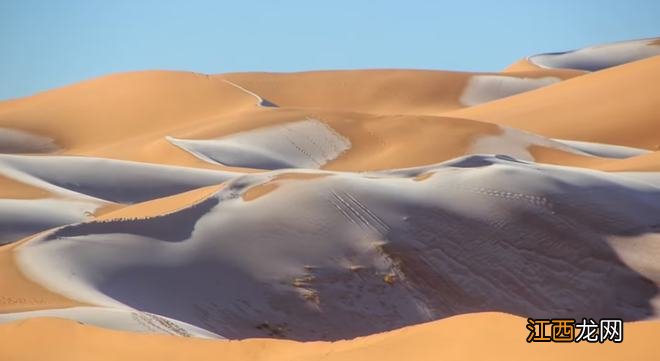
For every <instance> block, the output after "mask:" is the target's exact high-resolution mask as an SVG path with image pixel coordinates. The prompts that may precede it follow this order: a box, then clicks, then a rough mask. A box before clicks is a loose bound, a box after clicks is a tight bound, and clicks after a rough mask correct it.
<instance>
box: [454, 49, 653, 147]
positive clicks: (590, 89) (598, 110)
mask: <svg viewBox="0 0 660 361" xmlns="http://www.w3.org/2000/svg"><path fill="white" fill-rule="evenodd" d="M658 68H660V57H658V56H656V57H652V58H649V59H645V60H640V61H636V62H633V63H629V64H624V65H621V66H618V67H614V68H609V69H605V70H601V71H598V72H595V73H591V74H587V75H583V76H580V77H577V78H573V79H569V80H566V81H564V82H561V83H559V84H555V85H552V86H549V87H547V88H543V89H539V90H535V91H531V92H528V93H523V94H519V95H517V96H514V97H510V98H507V99H500V100H497V101H493V102H490V103H487V104H482V105H478V106H475V107H471V108H467V109H462V110H458V111H455V112H450V113H448V115H450V116H456V117H462V118H468V119H475V120H481V121H487V122H494V123H498V124H504V125H508V126H511V127H514V128H518V129H524V130H527V131H530V132H533V133H537V134H539V135H543V136H548V137H552V138H561V139H571V140H582V141H592V142H600V143H609V144H616V145H627V146H632V147H639V148H645V149H651V150H655V149H658V147H660V132H659V131H658V130H660V127H658V119H660V108H659V107H658V104H659V103H660V72H659V71H657V69H658Z"/></svg>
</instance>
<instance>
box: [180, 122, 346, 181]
mask: <svg viewBox="0 0 660 361" xmlns="http://www.w3.org/2000/svg"><path fill="white" fill-rule="evenodd" d="M167 139H168V141H170V142H171V143H172V144H174V145H176V146H178V147H180V148H181V149H183V150H186V151H188V152H190V153H192V154H193V155H195V156H196V157H198V158H200V159H202V160H204V161H207V162H209V163H215V164H222V165H227V166H235V167H246V168H259V169H280V168H320V167H321V166H323V165H324V164H325V163H326V162H328V161H330V160H332V159H335V158H336V157H337V156H339V155H340V154H341V153H342V152H343V151H345V150H347V149H348V148H350V145H351V143H350V141H349V140H348V139H347V138H345V137H343V136H342V135H340V134H338V133H337V132H335V131H334V130H333V129H332V128H330V127H329V126H328V125H326V124H325V123H323V122H321V121H318V120H316V119H306V120H301V121H297V122H290V123H285V124H280V125H276V126H271V127H265V128H259V129H255V130H252V131H247V132H242V133H237V134H233V135H230V136H227V137H224V138H219V139H211V140H185V139H176V138H172V137H168V138H167Z"/></svg>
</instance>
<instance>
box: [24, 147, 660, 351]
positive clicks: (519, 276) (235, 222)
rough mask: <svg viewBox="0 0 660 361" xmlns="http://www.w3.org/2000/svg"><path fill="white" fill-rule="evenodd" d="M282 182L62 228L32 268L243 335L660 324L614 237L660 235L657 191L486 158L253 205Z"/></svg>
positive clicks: (86, 290)
mask: <svg viewBox="0 0 660 361" xmlns="http://www.w3.org/2000/svg"><path fill="white" fill-rule="evenodd" d="M289 172H291V171H289ZM277 174H278V173H274V174H267V173H266V174H263V175H250V176H244V177H240V178H237V179H235V180H233V181H231V182H229V183H227V184H226V186H225V187H224V188H223V189H222V190H220V191H219V192H218V193H217V194H215V195H213V196H211V197H209V198H207V199H205V200H203V201H199V202H197V203H196V204H194V205H193V206H191V207H188V208H186V209H182V210H179V211H176V212H174V213H168V214H166V215H163V216H156V217H152V218H145V219H137V220H131V219H118V220H109V221H98V222H91V223H84V224H80V225H72V226H67V227H63V228H60V229H58V230H56V231H54V232H52V233H50V234H46V235H43V236H40V237H38V238H35V239H34V240H31V241H29V242H28V243H26V244H25V245H24V246H23V247H22V248H21V249H20V250H19V252H18V256H19V258H18V259H19V260H20V265H21V269H22V270H23V271H24V272H27V274H28V275H29V277H31V278H33V279H35V280H38V281H39V282H40V283H42V284H44V285H47V287H48V288H50V289H53V290H56V291H57V292H59V293H61V294H63V295H66V296H67V297H69V298H72V299H77V300H80V301H83V302H86V303H92V304H99V305H105V306H110V307H126V306H128V307H131V308H136V309H139V310H144V311H147V312H151V313H155V314H159V315H164V316H167V317H170V318H173V319H177V320H182V321H184V322H187V323H190V324H193V325H196V326H199V327H202V328H204V329H207V330H210V331H212V332H214V333H217V334H220V335H223V336H226V337H229V338H244V337H255V336H269V335H271V336H272V335H275V336H281V337H287V338H293V339H300V340H309V339H330V340H334V339H340V338H347V337H355V336H360V335H367V334H370V333H374V332H380V331H384V330H388V329H393V328H397V327H401V326H404V325H410V324H414V323H419V322H425V321H429V320H433V319H437V318H442V317H447V316H451V315H454V314H462V313H468V312H477V311H484V310H499V311H506V312H510V313H515V314H519V315H529V316H532V317H542V316H544V315H548V314H557V315H559V316H566V317H582V316H585V317H587V316H588V317H594V318H600V317H621V318H624V319H626V320H637V319H643V318H646V317H649V316H651V315H652V314H653V313H654V309H653V304H652V302H653V300H654V298H655V297H656V295H657V285H656V283H655V281H654V280H651V279H648V278H646V277H645V276H642V275H641V274H639V273H637V272H635V271H634V270H633V269H632V268H630V267H631V266H629V265H627V264H625V263H624V262H622V261H621V260H620V259H619V257H618V255H617V253H616V251H615V250H613V249H612V248H611V246H610V245H609V244H608V238H607V237H609V236H635V235H642V234H646V233H652V232H655V229H656V228H657V227H658V224H657V217H656V215H657V214H658V211H659V209H658V206H657V205H658V204H660V203H659V202H660V191H659V190H658V188H657V187H655V186H653V185H650V184H648V183H646V182H642V181H636V180H634V179H633V178H629V177H622V176H616V175H607V174H606V173H599V172H591V171H583V170H578V169H571V168H561V167H552V166H541V165H538V164H534V163H524V162H521V161H516V160H513V159H510V158H504V157H501V158H496V157H483V156H473V157H466V158H462V159H458V160H455V161H452V162H449V163H446V164H442V165H438V166H432V167H425V168H420V169H410V170H405V171H398V172H385V173H370V174H366V175H364V176H358V175H355V174H344V173H328V175H327V176H325V177H314V178H311V179H309V178H308V179H305V177H301V178H300V179H297V178H295V177H294V178H292V177H287V178H285V179H283V180H279V181H277V186H276V187H269V188H268V189H267V190H266V192H265V193H264V194H262V195H260V196H259V197H257V198H256V199H254V198H252V199H250V200H246V199H245V198H246V197H243V195H244V194H245V193H246V192H249V191H250V190H251V189H254V188H257V187H266V185H267V184H268V183H269V182H271V180H270V179H271V178H272V177H274V176H276V175H277ZM293 174H295V173H293ZM423 174H430V176H428V177H420V176H421V175H423ZM331 234H332V236H330V235H331ZM34 265H40V266H39V267H35V266H34ZM43 267H45V268H46V269H49V271H48V272H43V271H42V269H43ZM535 270H539V271H535ZM540 270H543V271H540ZM604 283H607V284H608V287H606V288H604V287H602V285H603V284H604ZM172 287H174V288H176V289H177V290H178V292H177V295H176V296H175V297H174V296H173V295H171V294H170V291H171V289H172ZM229 289H231V292H227V290H229ZM319 318H322V319H323V320H324V321H323V322H322V323H319V322H318V320H319ZM356 320H362V321H361V322H355V321H356Z"/></svg>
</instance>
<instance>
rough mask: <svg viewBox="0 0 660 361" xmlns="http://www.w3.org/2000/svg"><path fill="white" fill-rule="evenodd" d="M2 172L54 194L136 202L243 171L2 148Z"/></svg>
mask: <svg viewBox="0 0 660 361" xmlns="http://www.w3.org/2000/svg"><path fill="white" fill-rule="evenodd" d="M0 174H2V175H4V176H6V177H8V178H13V179H16V180H18V181H21V182H23V183H26V184H30V185H33V186H36V187H39V188H43V189H46V190H48V191H50V192H52V193H55V194H61V195H64V196H68V197H80V198H87V199H90V198H91V199H95V200H105V201H110V202H119V203H137V202H142V201H145V200H149V199H154V198H160V197H164V196H168V195H172V194H176V193H181V192H185V191H187V190H191V189H194V188H199V187H203V186H207V185H212V184H218V183H222V182H224V181H226V180H228V179H231V178H233V177H235V176H237V175H238V174H236V173H230V172H223V171H213V170H205V169H194V168H186V167H176V166H165V165H156V164H148V163H138V162H130V161H120V160H113V159H104V158H93V157H65V156H48V157H46V156H22V155H5V154H0Z"/></svg>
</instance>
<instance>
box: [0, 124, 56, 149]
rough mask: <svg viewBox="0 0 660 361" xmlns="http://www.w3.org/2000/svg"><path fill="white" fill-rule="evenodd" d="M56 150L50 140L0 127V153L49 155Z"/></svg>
mask: <svg viewBox="0 0 660 361" xmlns="http://www.w3.org/2000/svg"><path fill="white" fill-rule="evenodd" d="M56 150H58V147H57V145H56V144H55V142H54V141H53V139H51V138H48V137H43V136H40V135H36V134H31V133H28V132H24V131H22V130H17V129H10V128H2V127H0V153H50V152H54V151H56Z"/></svg>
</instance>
